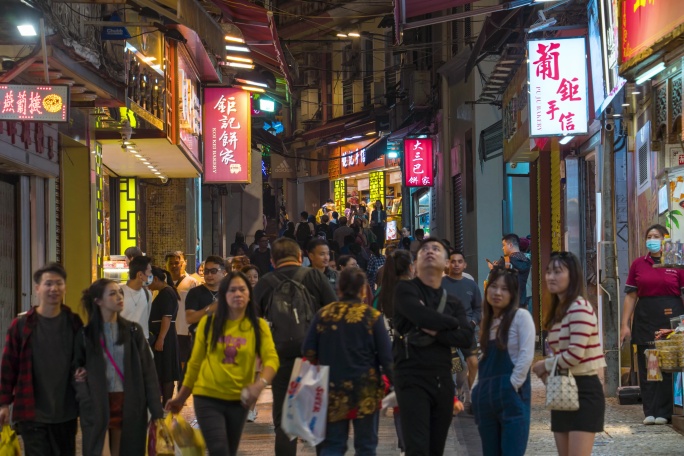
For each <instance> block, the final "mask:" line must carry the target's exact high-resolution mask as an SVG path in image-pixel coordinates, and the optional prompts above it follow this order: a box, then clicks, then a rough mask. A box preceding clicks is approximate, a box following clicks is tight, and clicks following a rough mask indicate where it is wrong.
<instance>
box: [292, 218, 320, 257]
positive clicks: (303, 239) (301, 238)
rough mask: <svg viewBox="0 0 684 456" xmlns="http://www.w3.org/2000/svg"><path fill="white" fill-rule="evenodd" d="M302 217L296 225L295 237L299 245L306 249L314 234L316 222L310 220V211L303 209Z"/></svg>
mask: <svg viewBox="0 0 684 456" xmlns="http://www.w3.org/2000/svg"><path fill="white" fill-rule="evenodd" d="M299 215H300V217H301V218H302V219H301V220H300V221H299V223H297V225H295V239H297V243H298V244H299V247H300V248H301V249H302V250H304V249H306V244H308V243H309V241H310V240H311V238H312V237H313V234H314V229H315V227H314V224H313V223H311V222H309V221H308V219H309V213H308V212H306V211H302V212H301V213H300V214H299Z"/></svg>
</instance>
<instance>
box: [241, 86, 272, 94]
mask: <svg viewBox="0 0 684 456" xmlns="http://www.w3.org/2000/svg"><path fill="white" fill-rule="evenodd" d="M238 87H240V88H241V89H242V90H246V91H248V92H257V93H264V92H266V91H265V90H264V89H262V88H261V87H252V86H247V85H243V86H238Z"/></svg>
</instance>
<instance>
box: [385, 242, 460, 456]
mask: <svg viewBox="0 0 684 456" xmlns="http://www.w3.org/2000/svg"><path fill="white" fill-rule="evenodd" d="M448 258H449V255H448V251H447V249H446V247H445V246H444V244H442V242H441V241H439V240H437V239H426V240H425V241H423V243H422V244H421V246H420V248H419V249H418V259H417V273H416V278H415V279H413V280H407V281H401V282H399V284H398V285H397V287H396V289H395V292H394V302H395V313H394V323H395V328H396V333H397V334H396V335H397V337H395V340H394V368H395V374H394V386H395V389H396V393H397V400H398V402H399V410H400V411H401V426H402V428H403V429H405V430H406V431H407V432H404V439H405V445H406V454H407V455H408V456H418V455H426V456H427V455H435V456H436V455H441V454H442V453H443V452H444V446H445V443H446V438H447V434H448V433H449V426H450V425H451V419H452V412H453V403H454V382H453V379H452V377H451V347H458V348H467V347H470V345H471V343H472V339H473V329H472V327H471V326H470V324H469V323H468V318H467V316H466V312H465V309H464V308H463V305H461V303H460V302H459V301H458V299H456V298H454V297H451V296H449V297H446V294H445V293H444V290H443V288H442V286H441V284H442V272H443V271H444V268H445V267H446V264H447V261H448ZM443 299H446V302H445V305H443V306H442V307H443V309H442V312H439V308H440V302H441V301H442V300H443ZM421 333H422V334H421ZM423 334H426V335H429V336H431V338H430V337H428V338H427V339H426V338H425V336H424V335H423Z"/></svg>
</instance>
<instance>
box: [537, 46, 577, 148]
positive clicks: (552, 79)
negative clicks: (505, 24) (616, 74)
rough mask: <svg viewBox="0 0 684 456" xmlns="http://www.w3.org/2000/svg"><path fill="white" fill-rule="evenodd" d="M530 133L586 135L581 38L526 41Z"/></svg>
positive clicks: (541, 134)
mask: <svg viewBox="0 0 684 456" xmlns="http://www.w3.org/2000/svg"><path fill="white" fill-rule="evenodd" d="M527 53H528V56H529V58H528V60H527V61H528V64H527V65H528V74H529V81H530V86H529V98H530V110H529V115H530V136H531V137H540V136H559V135H581V134H586V133H587V130H588V128H589V117H588V106H589V103H588V100H589V98H588V88H587V65H586V55H587V52H586V42H585V39H584V37H579V38H559V39H553V40H536V41H528V42H527Z"/></svg>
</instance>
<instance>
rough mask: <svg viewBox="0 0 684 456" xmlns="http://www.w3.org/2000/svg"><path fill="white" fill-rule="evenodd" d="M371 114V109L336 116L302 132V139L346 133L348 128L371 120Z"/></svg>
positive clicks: (322, 137)
mask: <svg viewBox="0 0 684 456" xmlns="http://www.w3.org/2000/svg"><path fill="white" fill-rule="evenodd" d="M371 115H372V111H362V112H356V113H354V114H348V115H346V116H341V117H337V118H335V119H333V120H331V121H329V122H326V123H325V124H323V125H321V126H320V127H316V128H312V129H311V130H309V131H307V132H304V134H303V135H302V139H303V140H304V141H311V140H313V139H326V138H329V137H332V136H336V135H341V134H343V133H344V134H346V133H347V132H348V130H349V129H350V128H354V127H356V126H358V125H362V124H364V123H366V122H365V121H371ZM365 133H366V132H364V133H361V134H362V135H363V134H365Z"/></svg>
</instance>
